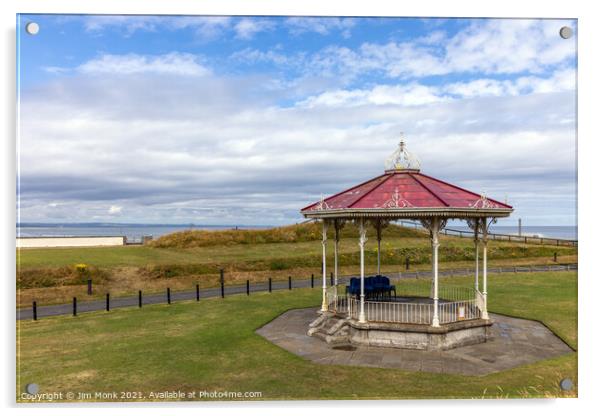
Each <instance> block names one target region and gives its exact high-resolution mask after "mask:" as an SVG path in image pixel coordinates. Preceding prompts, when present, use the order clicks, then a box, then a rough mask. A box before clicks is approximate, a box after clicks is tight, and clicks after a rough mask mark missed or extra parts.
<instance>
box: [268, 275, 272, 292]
mask: <svg viewBox="0 0 602 416" xmlns="http://www.w3.org/2000/svg"><path fill="white" fill-rule="evenodd" d="M268 292H270V293H272V278H271V277H269V278H268Z"/></svg>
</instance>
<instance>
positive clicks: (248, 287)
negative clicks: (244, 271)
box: [247, 280, 250, 296]
mask: <svg viewBox="0 0 602 416" xmlns="http://www.w3.org/2000/svg"><path fill="white" fill-rule="evenodd" d="M249 294H250V284H249V281H248V280H247V296H249Z"/></svg>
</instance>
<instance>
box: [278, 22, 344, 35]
mask: <svg viewBox="0 0 602 416" xmlns="http://www.w3.org/2000/svg"><path fill="white" fill-rule="evenodd" d="M285 25H286V26H288V28H289V31H290V33H292V34H294V35H300V34H302V33H307V32H313V33H318V34H320V35H328V34H330V33H331V32H333V31H339V32H341V34H342V35H343V37H349V36H351V29H352V28H353V27H354V26H355V20H354V19H352V18H339V17H289V18H288V19H286V21H285Z"/></svg>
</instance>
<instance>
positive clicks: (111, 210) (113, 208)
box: [108, 205, 123, 215]
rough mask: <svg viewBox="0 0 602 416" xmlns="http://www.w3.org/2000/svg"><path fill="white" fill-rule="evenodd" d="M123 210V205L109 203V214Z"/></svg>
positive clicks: (119, 212)
mask: <svg viewBox="0 0 602 416" xmlns="http://www.w3.org/2000/svg"><path fill="white" fill-rule="evenodd" d="M122 210H123V207H121V206H119V205H111V206H110V207H109V211H108V213H109V215H115V214H121V211H122Z"/></svg>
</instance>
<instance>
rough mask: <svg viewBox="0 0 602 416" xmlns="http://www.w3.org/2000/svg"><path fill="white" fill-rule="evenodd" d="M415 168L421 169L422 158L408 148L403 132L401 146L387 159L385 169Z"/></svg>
mask: <svg viewBox="0 0 602 416" xmlns="http://www.w3.org/2000/svg"><path fill="white" fill-rule="evenodd" d="M402 169H413V170H420V160H419V159H418V158H417V157H416V156H415V155H414V154H412V153H410V152H409V151H408V149H407V148H406V144H405V141H404V140H403V133H401V140H400V141H399V147H398V148H397V149H396V150H395V151H394V152H393V153H392V154H391V156H389V157H388V158H387V160H385V170H402Z"/></svg>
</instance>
